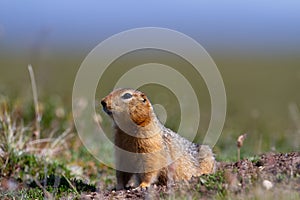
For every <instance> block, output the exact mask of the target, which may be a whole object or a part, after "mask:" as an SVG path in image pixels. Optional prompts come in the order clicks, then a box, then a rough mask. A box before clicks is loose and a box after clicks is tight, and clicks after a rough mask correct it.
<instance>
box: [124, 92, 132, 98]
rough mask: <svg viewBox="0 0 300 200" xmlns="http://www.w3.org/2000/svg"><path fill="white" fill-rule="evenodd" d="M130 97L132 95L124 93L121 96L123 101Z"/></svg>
mask: <svg viewBox="0 0 300 200" xmlns="http://www.w3.org/2000/svg"><path fill="white" fill-rule="evenodd" d="M131 97H132V95H131V94H129V93H125V94H124V95H123V96H122V98H123V99H130V98H131Z"/></svg>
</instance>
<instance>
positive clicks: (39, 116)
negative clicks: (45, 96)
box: [28, 65, 42, 138]
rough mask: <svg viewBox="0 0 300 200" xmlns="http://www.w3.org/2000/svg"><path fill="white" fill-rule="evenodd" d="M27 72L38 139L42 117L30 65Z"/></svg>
mask: <svg viewBox="0 0 300 200" xmlns="http://www.w3.org/2000/svg"><path fill="white" fill-rule="evenodd" d="M28 71H29V75H30V80H31V87H32V94H33V101H34V108H35V117H36V119H35V128H36V130H35V132H34V134H35V136H36V137H37V138H39V136H40V131H41V128H40V122H41V119H42V115H41V113H40V109H39V102H38V94H37V87H36V82H35V78H34V72H33V69H32V66H31V65H28Z"/></svg>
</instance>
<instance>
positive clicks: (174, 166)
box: [101, 89, 215, 189]
mask: <svg viewBox="0 0 300 200" xmlns="http://www.w3.org/2000/svg"><path fill="white" fill-rule="evenodd" d="M126 93H129V94H130V95H131V96H132V97H131V98H125V96H124V94H126ZM127 96H128V94H127ZM101 103H102V105H103V108H104V110H105V111H106V112H107V113H108V114H109V115H110V116H111V118H112V119H113V120H114V127H115V132H114V133H115V135H114V138H115V139H114V142H115V145H116V146H117V147H119V148H120V149H122V150H125V151H127V152H131V153H136V154H137V155H138V156H137V158H136V157H135V156H133V157H131V156H126V155H127V154H126V153H125V154H124V153H122V152H120V151H118V150H117V149H116V165H117V168H118V165H119V166H129V168H130V169H136V170H137V171H138V172H137V173H135V172H124V171H120V170H117V172H116V175H117V189H123V188H124V187H125V186H126V184H127V183H128V181H129V180H130V178H131V177H132V176H133V175H136V176H137V181H138V184H139V186H140V187H142V188H145V187H149V186H150V185H151V184H152V183H154V182H157V183H159V184H166V183H167V182H168V181H178V180H189V179H190V178H191V177H192V176H200V175H201V174H208V173H213V172H214V168H215V159H214V156H213V154H212V151H211V149H210V148H209V147H208V146H204V145H196V144H193V143H191V142H189V141H188V140H186V139H184V138H182V137H181V136H179V135H178V134H176V133H174V132H172V131H171V130H170V129H167V128H165V127H164V126H163V125H162V124H161V123H160V122H159V120H158V119H157V117H156V115H155V113H154V111H153V108H152V105H151V103H150V101H149V99H148V98H147V97H146V95H145V94H144V93H142V92H140V91H137V90H133V89H117V90H114V91H113V92H112V93H110V94H109V95H107V96H106V97H105V98H103V99H102V101H101ZM139 168H142V169H139Z"/></svg>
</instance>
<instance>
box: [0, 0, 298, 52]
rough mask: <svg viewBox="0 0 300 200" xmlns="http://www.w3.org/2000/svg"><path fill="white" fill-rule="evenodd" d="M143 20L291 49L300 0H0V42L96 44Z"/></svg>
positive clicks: (243, 43)
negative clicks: (42, 41) (40, 41)
mask: <svg viewBox="0 0 300 200" xmlns="http://www.w3.org/2000/svg"><path fill="white" fill-rule="evenodd" d="M145 26H157V27H165V28H171V29H174V30H177V31H180V32H183V33H185V34H187V35H189V36H191V37H193V38H194V39H196V40H197V41H198V42H200V43H201V44H203V45H204V46H216V47H220V48H222V47H232V48H250V49H251V48H270V49H274V48H283V51H284V50H290V51H293V50H294V49H299V48H300V47H299V46H300V1H298V0H294V1H291V0H286V1H274V0H272V1H266V0H261V1H259V0H254V1H238V0H230V1H188V2H187V1H148V2H146V1H137V0H134V1H83V0H80V1H74V0H73V1H70V0H67V1H66V0H65V1H49V0H44V1H33V0H27V1H9V0H7V1H3V0H1V1H0V46H1V44H2V46H11V47H18V48H20V47H21V48H22V47H25V48H26V47H27V46H28V45H31V44H32V43H34V42H38V41H39V40H45V42H46V43H47V44H48V45H50V46H51V45H52V46H56V47H64V48H68V47H70V48H74V47H76V46H78V47H81V46H82V45H86V46H96V45H97V44H98V43H99V42H101V41H102V40H104V39H105V38H107V37H109V36H111V35H112V34H116V33H118V32H121V31H124V30H127V29H131V28H136V27H145ZM0 50H1V47H0Z"/></svg>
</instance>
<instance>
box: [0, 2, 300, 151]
mask: <svg viewBox="0 0 300 200" xmlns="http://www.w3.org/2000/svg"><path fill="white" fill-rule="evenodd" d="M171 5H172V6H171ZM170 6H171V7H170ZM299 13H300V4H299V3H297V2H296V1H286V2H273V1H272V2H271V1H263V2H261V1H253V2H252V3H249V2H248V3H244V4H243V3H239V2H237V1H229V2H227V3H219V2H202V3H200V2H190V3H180V2H177V1H172V2H171V1H166V2H164V3H161V2H160V3H159V2H152V3H150V2H148V3H145V4H141V3H139V2H138V1H132V2H131V3H124V2H123V3H120V2H119V3H116V4H114V3H108V2H106V3H103V2H102V3H100V2H93V3H91V4H87V3H85V2H84V1H78V2H76V3H75V2H74V3H73V2H72V1H65V2H64V3H60V2H58V1H54V2H52V1H45V2H44V3H38V2H36V1H28V2H26V3H25V2H23V3H22V2H21V3H20V2H19V3H16V2H1V3H0V94H1V95H3V96H7V97H9V98H10V99H11V100H16V99H26V100H28V101H30V99H31V98H32V94H31V85H30V79H29V74H28V70H27V66H28V64H32V66H33V68H34V72H35V76H36V81H37V87H38V93H39V97H40V100H41V101H48V100H49V99H50V100H51V99H56V100H57V99H59V101H60V102H61V104H63V105H64V106H65V108H66V109H68V110H70V109H71V95H72V87H73V82H74V80H75V76H76V72H77V70H78V69H79V67H80V64H81V62H82V61H83V60H84V58H85V57H86V56H87V54H88V53H89V52H90V51H91V50H92V49H93V48H94V47H95V46H96V45H97V44H98V43H100V42H101V41H103V40H104V39H106V38H108V37H110V36H111V35H113V34H116V33H119V32H121V31H124V30H127V29H130V28H136V27H144V26H158V27H165V28H170V29H174V30H177V31H180V32H182V33H184V34H187V35H189V36H190V37H192V38H194V39H195V40H196V41H198V42H199V43H200V44H201V45H203V46H204V48H205V49H206V50H207V51H208V53H209V54H210V56H211V57H212V58H213V60H214V61H215V63H216V65H217V66H218V68H219V70H220V73H221V75H222V77H223V80H224V84H225V87H226V93H227V103H228V107H227V118H226V122H225V126H224V130H223V134H222V136H221V138H220V139H219V141H218V144H217V145H216V146H215V151H216V153H217V154H223V155H224V154H225V155H226V154H228V155H231V156H232V155H233V154H232V152H234V151H235V148H236V147H235V141H236V138H237V137H238V136H239V135H240V134H242V133H248V137H247V139H246V141H245V148H244V149H243V150H242V151H243V153H244V154H248V155H252V154H255V153H260V152H264V151H272V150H276V151H299V149H300V140H299V138H300V119H299V116H300V113H299V107H300V92H299V89H300V37H299V35H300V28H299V27H300V14H299ZM119 67H120V68H121V67H122V66H119ZM116 70H118V67H117V68H116ZM116 72H117V71H116ZM112 87H113V86H112V85H111V83H110V82H109V81H107V83H106V88H105V89H103V90H102V92H101V91H100V92H99V97H98V98H100V97H102V96H103V95H105V94H107V92H108V91H109V90H110V89H111V88H112ZM199 87H200V88H203V91H205V92H204V93H203V101H201V117H202V118H201V120H202V121H201V123H200V125H201V127H200V131H199V134H198V137H197V138H196V139H195V140H196V141H200V140H201V137H202V136H203V135H201V133H203V132H204V131H205V130H206V129H207V126H208V122H209V117H210V101H209V95H208V94H207V91H206V89H205V85H202V86H199ZM101 89H102V88H99V90H101ZM171 103H172V102H171ZM101 115H102V113H101ZM103 117H104V115H103ZM104 118H105V117H104ZM105 120H108V119H107V118H105ZM167 126H169V127H172V126H174V124H172V122H168V124H167ZM234 156H235V155H234Z"/></svg>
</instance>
